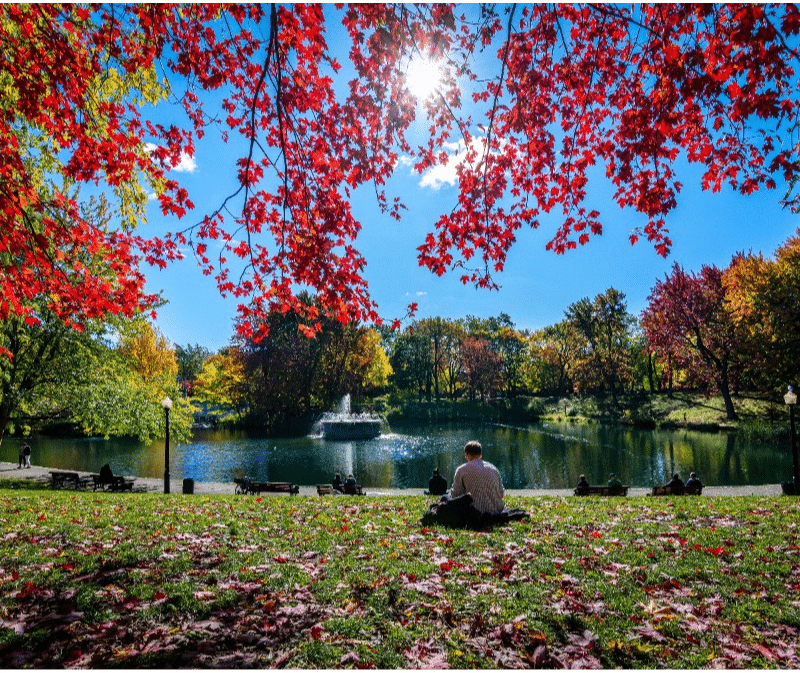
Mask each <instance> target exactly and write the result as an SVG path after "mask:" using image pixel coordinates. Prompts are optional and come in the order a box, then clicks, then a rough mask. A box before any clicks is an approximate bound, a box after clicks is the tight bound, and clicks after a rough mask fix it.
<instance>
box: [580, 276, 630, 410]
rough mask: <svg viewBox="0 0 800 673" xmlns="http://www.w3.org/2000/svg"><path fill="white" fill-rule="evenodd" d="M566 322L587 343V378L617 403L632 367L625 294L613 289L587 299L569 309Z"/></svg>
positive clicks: (628, 316)
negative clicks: (605, 391) (609, 394)
mask: <svg viewBox="0 0 800 673" xmlns="http://www.w3.org/2000/svg"><path fill="white" fill-rule="evenodd" d="M565 320H566V322H568V323H569V324H570V325H571V326H572V327H573V328H574V329H575V331H576V332H577V333H578V334H580V335H581V337H582V338H583V339H584V340H585V342H586V348H585V350H584V354H585V359H586V362H587V365H588V367H589V371H588V372H587V371H584V376H587V377H588V380H589V381H591V382H592V383H594V384H599V386H601V387H602V388H603V389H605V390H607V391H608V392H609V393H611V396H612V398H613V400H614V403H615V404H616V403H617V396H618V394H619V392H621V390H622V386H623V384H624V382H625V380H626V377H627V375H628V371H629V368H630V364H631V362H630V350H629V343H630V334H631V329H632V326H633V316H631V315H630V314H629V313H628V308H627V303H626V301H625V294H624V293H623V292H620V291H619V290H616V289H614V288H613V287H612V288H609V289H608V290H606V291H605V292H604V293H603V294H598V295H597V296H596V297H595V298H594V300H590V299H589V298H588V297H584V298H583V299H580V300H579V301H577V302H574V303H573V304H571V305H570V306H569V307H568V308H567V311H566V313H565Z"/></svg>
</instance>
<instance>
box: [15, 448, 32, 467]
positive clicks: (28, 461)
mask: <svg viewBox="0 0 800 673" xmlns="http://www.w3.org/2000/svg"><path fill="white" fill-rule="evenodd" d="M20 452H21V454H22V456H21V457H22V458H24V459H25V467H27V468H28V469H30V467H31V447H30V446H29V445H28V444H23V445H22V448H21V449H20ZM20 462H22V461H20ZM20 467H22V465H20ZM17 469H19V468H17Z"/></svg>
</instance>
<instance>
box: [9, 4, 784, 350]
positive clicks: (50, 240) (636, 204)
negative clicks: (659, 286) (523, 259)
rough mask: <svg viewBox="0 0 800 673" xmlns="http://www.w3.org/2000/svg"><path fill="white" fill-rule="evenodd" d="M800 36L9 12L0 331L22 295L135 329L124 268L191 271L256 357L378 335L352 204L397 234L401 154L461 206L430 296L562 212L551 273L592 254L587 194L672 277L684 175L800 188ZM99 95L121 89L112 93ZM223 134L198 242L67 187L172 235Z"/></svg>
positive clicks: (485, 283) (714, 21)
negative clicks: (274, 345)
mask: <svg viewBox="0 0 800 673" xmlns="http://www.w3.org/2000/svg"><path fill="white" fill-rule="evenodd" d="M334 16H336V17H338V18H340V20H341V22H342V25H343V27H344V29H345V35H346V37H345V40H346V41H347V46H348V47H349V54H348V56H349V59H350V64H351V66H352V72H354V73H355V74H354V76H352V77H351V79H350V81H349V82H347V83H346V84H345V83H343V82H341V81H340V80H339V79H337V78H338V77H340V76H341V75H342V74H343V69H342V66H341V64H340V63H339V62H338V61H337V59H336V58H335V57H334V56H333V54H332V52H333V49H332V47H331V46H330V45H329V43H328V33H327V29H328V25H327V22H328V21H329V20H331V18H332V17H334ZM799 30H800V11H799V10H798V9H797V8H796V7H795V6H794V5H788V4H786V5H777V4H768V5H767V4H747V5H731V4H723V5H704V4H700V5H683V4H665V5H662V4H658V5H646V4H645V5H634V6H619V5H568V4H557V5H548V4H534V5H531V6H520V5H512V6H510V7H509V8H507V10H506V12H505V15H501V14H500V13H499V11H498V10H496V9H495V8H494V7H492V6H482V7H481V8H480V9H471V10H469V11H468V12H467V14H466V15H464V16H457V15H456V14H455V13H454V10H453V8H452V7H451V6H449V5H418V6H410V5H402V4H399V5H384V4H361V5H352V6H349V7H346V8H336V9H333V8H324V7H323V6H321V5H302V4H292V5H272V6H269V7H267V6H265V5H260V4H255V5H244V4H241V5H229V6H224V7H220V6H218V5H203V4H200V5H186V6H182V5H152V4H147V5H136V4H131V5H113V4H112V5H107V6H105V5H67V6H63V5H57V4H44V5H24V4H7V5H4V7H3V21H2V22H0V47H2V53H3V54H4V58H3V60H2V63H0V80H1V81H2V82H3V86H4V90H3V91H4V96H5V98H6V101H7V105H5V106H3V111H2V113H0V150H2V153H1V154H2V160H0V185H2V187H0V190H2V191H1V192H0V233H2V235H1V236H0V297H1V298H2V299H0V320H2V319H3V318H5V317H7V316H8V315H10V314H21V315H25V314H27V313H26V312H29V310H30V309H29V308H28V301H29V300H30V298H31V297H33V296H41V297H49V298H50V302H51V308H52V309H53V310H54V311H56V312H57V313H58V315H60V316H61V317H63V319H64V320H65V321H66V322H69V323H73V324H76V325H79V324H80V323H81V322H82V321H83V320H85V319H88V318H92V317H99V316H103V315H106V314H108V313H121V314H123V315H132V314H133V313H135V312H137V311H141V310H143V309H145V308H147V307H148V306H150V305H152V304H153V303H154V301H155V298H154V297H151V296H147V295H146V294H145V293H144V278H143V276H142V274H141V273H140V271H139V269H138V266H139V263H140V262H141V261H142V260H145V261H147V262H148V263H150V264H155V265H158V266H163V265H165V264H167V263H168V262H170V261H172V260H175V259H178V258H179V257H180V256H181V254H180V248H181V247H188V248H189V249H191V250H192V251H193V252H194V254H195V255H196V257H197V260H198V262H199V263H200V265H201V267H202V268H203V271H204V273H207V274H209V275H213V276H214V277H215V280H216V282H217V284H218V287H219V290H220V292H221V293H222V294H223V295H229V294H230V295H233V296H234V297H235V298H236V299H237V300H239V301H240V306H239V318H240V331H241V332H242V334H243V335H244V336H250V335H254V336H259V335H261V334H263V332H264V330H265V329H266V328H265V327H264V325H265V323H264V321H263V318H264V316H265V315H266V314H267V313H268V312H270V311H280V312H282V313H286V312H289V311H292V312H296V313H299V314H300V315H302V316H304V317H306V318H313V317H312V316H309V315H307V308H306V306H307V305H306V304H304V303H303V302H301V301H299V300H298V295H299V294H300V292H302V291H310V292H311V293H312V294H313V295H314V298H315V299H316V302H315V304H316V305H317V306H318V307H320V309H321V310H322V311H324V312H325V313H326V314H328V315H330V316H332V317H334V318H337V319H339V320H341V321H342V322H345V321H350V320H357V321H376V322H380V317H379V315H378V312H377V306H376V305H375V304H374V302H373V301H372V299H371V298H370V294H369V289H368V286H367V282H366V280H365V278H364V267H365V264H366V260H365V259H364V257H363V256H362V255H361V253H360V252H359V250H358V248H357V246H356V239H357V236H358V234H359V231H360V229H361V222H360V221H359V220H358V218H357V217H356V216H355V215H354V213H353V212H352V210H351V207H350V198H351V196H352V194H353V192H354V190H356V189H358V188H360V187H362V186H365V185H368V184H371V185H373V186H374V189H375V193H376V199H377V203H378V206H379V208H380V210H381V212H383V213H386V214H389V215H390V216H392V217H395V218H398V219H399V217H400V213H401V211H402V209H403V204H402V203H401V201H400V200H399V199H394V200H390V198H389V197H387V195H386V193H385V185H386V183H387V181H388V180H389V178H390V177H391V176H392V174H393V173H394V171H395V169H396V166H397V165H398V163H399V161H398V160H399V158H400V155H404V156H406V157H408V158H410V159H411V163H412V164H413V165H414V167H415V170H417V171H419V172H420V173H422V172H424V171H427V170H428V169H431V168H434V167H437V166H446V165H448V164H450V162H452V161H453V157H452V156H450V155H449V154H448V152H447V151H445V149H444V148H445V147H448V146H449V145H450V144H452V143H454V142H455V143H457V144H459V145H460V147H461V150H462V154H461V157H460V160H459V162H458V165H457V167H456V176H457V177H456V179H457V201H456V203H455V205H454V207H453V208H452V210H450V212H448V213H447V214H445V215H442V216H441V217H440V219H439V220H438V221H437V222H436V223H435V229H434V231H433V232H431V233H430V234H428V235H427V237H426V238H425V240H424V242H423V243H422V245H421V246H420V247H419V261H420V264H422V265H425V266H427V267H428V268H430V269H431V270H432V271H433V272H434V273H437V274H443V273H445V272H446V271H448V270H450V269H452V268H461V269H463V273H462V280H463V281H464V282H471V283H475V284H476V285H478V286H480V287H495V281H494V280H493V277H492V276H493V274H495V273H499V272H501V271H502V270H503V267H504V265H505V260H506V256H507V254H508V251H509V250H510V248H511V246H512V245H513V244H514V242H515V239H516V232H517V230H518V229H519V228H520V227H522V226H524V225H527V226H531V227H534V228H537V227H539V226H541V225H542V224H543V223H547V224H548V226H549V225H550V221H551V218H550V216H551V215H556V214H557V220H556V223H555V230H554V233H553V235H552V237H551V239H550V242H549V243H548V244H547V247H548V248H549V249H552V250H554V251H555V252H557V253H563V252H565V251H567V250H569V249H571V248H575V247H576V246H577V245H583V244H585V243H587V242H588V241H589V240H590V239H591V237H592V236H595V235H599V234H600V233H602V231H603V223H602V221H601V214H600V212H599V210H598V209H597V208H595V207H592V205H591V204H590V203H588V201H589V200H590V199H589V183H590V178H591V180H592V181H596V180H597V179H598V175H600V176H602V175H603V174H604V175H605V179H607V180H608V181H610V183H611V184H612V185H613V188H614V192H613V198H614V200H615V201H616V203H617V204H618V205H619V206H621V207H623V208H625V207H630V208H633V209H634V210H636V211H637V212H639V213H641V214H642V216H643V217H644V223H643V225H642V226H641V227H640V228H639V229H637V230H636V231H634V232H632V233H630V239H631V241H636V240H637V239H638V238H639V237H640V236H646V237H647V239H648V240H649V241H651V242H652V243H653V245H654V246H655V248H656V250H657V252H658V253H659V254H661V255H666V254H667V253H668V252H669V249H670V246H671V240H670V238H669V235H668V231H667V229H666V227H665V218H666V216H667V214H668V213H669V212H670V211H672V209H674V208H675V206H676V204H677V197H678V194H679V192H680V190H681V183H680V182H679V181H678V179H677V176H676V173H675V168H674V166H675V162H676V160H677V159H679V158H680V157H682V158H684V159H685V160H687V161H689V162H695V163H700V164H702V165H703V167H704V171H705V172H704V174H703V178H702V186H703V187H704V188H705V189H711V190H713V191H719V190H720V189H721V188H722V186H723V185H724V184H728V185H730V186H731V187H733V188H734V189H736V190H738V191H740V192H741V193H743V194H749V193H751V192H753V191H755V190H757V189H761V188H774V187H775V186H776V182H777V181H778V180H786V181H788V183H789V184H790V185H793V184H794V182H795V180H796V179H797V174H798V170H799V169H800V164H799V163H798V159H797V156H796V151H795V145H796V144H795V143H794V142H793V141H792V142H786V140H787V139H790V138H791V132H792V129H793V126H792V125H793V124H794V123H795V121H794V120H795V119H796V117H797V113H798V95H797V94H798V86H797V80H796V76H795V71H794V63H795V62H796V60H797V59H796V53H795V51H793V46H792V45H793V44H794V43H795V42H796V36H797V34H798V31H799ZM338 37H339V36H337V40H338ZM480 51H485V52H486V53H491V54H494V55H495V60H494V62H493V63H492V64H491V70H490V72H489V73H488V74H487V73H485V72H482V71H481V67H479V66H478V65H474V64H475V63H476V57H477V56H478V53H479V52H480ZM417 52H422V53H423V54H424V55H426V56H430V57H437V58H441V59H443V61H444V62H445V64H446V69H447V70H448V71H449V74H448V75H447V76H446V77H445V81H444V82H442V84H441V86H440V87H439V90H438V92H437V95H436V96H435V97H431V98H430V99H429V100H427V101H425V102H424V104H419V105H418V104H417V101H416V100H414V98H413V96H411V94H410V93H409V90H408V88H407V86H406V83H405V79H404V67H405V63H407V61H408V59H409V58H410V57H411V56H412V55H414V54H415V53H417ZM112 74H113V75H114V76H115V77H118V78H119V81H118V83H117V84H116V85H115V86H114V85H110V86H108V87H106V88H104V86H105V85H106V84H107V82H108V80H109V78H110V77H111V75H112ZM152 75H156V76H159V77H163V78H165V80H167V81H168V82H169V86H170V91H171V93H172V96H173V101H175V102H177V103H179V106H180V109H181V110H182V111H183V112H184V113H185V115H186V123H185V124H183V125H181V124H179V123H178V122H175V123H169V124H165V123H164V122H163V118H161V117H159V116H158V115H157V114H156V113H153V115H152V117H148V118H145V116H144V110H145V107H144V105H143V104H142V97H143V96H144V94H145V92H146V91H147V90H148V86H149V85H148V84H147V82H148V81H150V80H151V79H152V77H151V76H152ZM465 98H466V99H467V100H469V101H470V103H469V105H468V106H467V105H465V103H464V99H465ZM210 101H214V102H216V103H218V104H219V108H218V109H217V110H208V109H207V108H206V106H207V105H209V103H210ZM421 114H424V115H425V121H423V122H422V123H423V124H427V125H428V132H427V137H426V138H425V140H424V142H423V143H422V144H419V145H417V146H414V145H412V143H411V142H410V141H409V137H408V136H407V134H408V133H409V131H410V129H411V127H412V124H413V123H414V122H415V120H416V121H421V120H418V119H417V118H418V117H419V116H420V115H421ZM214 128H215V129H217V130H218V131H219V133H220V136H221V138H222V139H223V140H225V141H227V142H231V144H232V145H233V144H234V143H233V140H232V139H236V140H237V143H238V144H237V147H238V149H237V150H234V151H235V152H238V153H239V156H238V157H237V158H236V159H234V160H233V163H232V165H231V167H230V175H231V176H234V177H235V182H236V187H235V189H234V193H232V194H231V195H230V196H229V197H228V198H226V199H224V201H223V202H222V203H220V204H219V207H218V208H217V209H216V210H214V211H213V212H208V213H204V214H202V215H201V216H200V217H199V219H198V220H197V221H196V222H195V223H194V224H189V225H187V227H186V228H185V229H183V230H181V231H175V232H173V233H172V234H170V235H167V236H164V237H151V238H149V239H145V238H142V237H138V236H135V235H134V234H133V233H132V232H131V231H130V229H129V228H128V225H125V224H122V225H120V224H110V223H109V222H108V218H103V217H89V216H88V215H87V213H86V211H85V209H84V208H82V206H81V204H82V203H83V202H82V201H80V200H79V198H78V197H77V196H76V194H77V187H80V186H84V187H85V188H88V189H91V188H94V187H97V186H101V187H103V188H104V189H107V190H109V192H110V193H112V194H113V195H114V196H115V197H116V203H117V207H118V208H119V209H120V210H125V209H126V208H130V202H129V200H130V198H131V196H130V195H131V191H130V190H133V191H134V192H135V193H137V194H139V195H140V196H141V195H142V194H143V193H144V188H143V187H142V186H141V185H147V188H148V189H152V190H154V191H155V192H156V194H157V196H158V202H159V204H160V207H161V210H162V212H163V214H164V215H165V216H170V217H172V216H174V217H176V218H182V217H185V216H186V214H187V213H188V212H189V211H191V210H192V209H193V208H194V204H193V202H192V200H191V198H190V195H189V193H188V191H187V190H186V188H185V187H183V186H181V185H180V184H179V183H178V181H177V180H175V179H173V178H172V177H171V175H170V171H172V170H174V169H175V168H176V167H178V165H179V164H180V162H181V160H182V158H183V157H185V156H189V157H191V156H193V155H194V152H195V144H196V142H197V141H199V140H201V139H202V138H204V137H205V135H206V134H207V132H208V131H209V130H210V129H214ZM222 170H224V167H222ZM602 179H603V178H602V177H600V180H602ZM137 190H138V191H137ZM792 199H793V197H792V196H791V195H790V203H792V204H794V205H796V203H797V202H796V200H792ZM210 241H214V242H215V243H216V244H217V246H219V249H220V252H218V253H217V256H216V259H214V260H212V259H211V258H210V256H209V242H210ZM215 249H216V246H215ZM231 259H233V260H237V269H236V271H235V272H234V271H232V269H231V262H230V261H229V260H231ZM473 260H475V261H477V262H478V263H477V265H476V267H475V268H468V267H469V265H470V264H473ZM239 262H240V263H241V264H243V268H241V269H240V268H239V266H240V265H239ZM308 322H310V324H311V325H312V327H308V328H307V329H308V334H309V336H313V333H314V329H313V319H312V320H311V321H308Z"/></svg>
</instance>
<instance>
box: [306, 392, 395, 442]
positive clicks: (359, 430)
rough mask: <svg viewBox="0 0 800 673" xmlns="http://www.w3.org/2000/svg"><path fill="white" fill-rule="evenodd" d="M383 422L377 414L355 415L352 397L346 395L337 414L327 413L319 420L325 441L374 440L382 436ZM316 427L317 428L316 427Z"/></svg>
mask: <svg viewBox="0 0 800 673" xmlns="http://www.w3.org/2000/svg"><path fill="white" fill-rule="evenodd" d="M382 424H383V421H382V420H381V419H380V417H378V416H376V415H375V414H354V413H352V411H351V410H350V395H345V396H344V397H343V398H342V400H341V402H340V403H339V409H338V410H337V411H335V412H325V413H324V414H322V418H321V419H320V420H319V422H318V425H319V426H321V433H320V434H322V436H323V437H324V438H325V439H335V440H353V439H374V438H375V437H377V436H378V435H380V434H381V425H382ZM315 427H316V426H315Z"/></svg>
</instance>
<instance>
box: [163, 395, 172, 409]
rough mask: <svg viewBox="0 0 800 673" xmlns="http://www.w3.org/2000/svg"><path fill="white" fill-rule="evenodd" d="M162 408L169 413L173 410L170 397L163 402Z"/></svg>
mask: <svg viewBox="0 0 800 673" xmlns="http://www.w3.org/2000/svg"><path fill="white" fill-rule="evenodd" d="M161 406H162V407H164V411H169V410H170V409H172V400H171V399H169V397H165V398H164V399H163V400H162V401H161Z"/></svg>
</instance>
